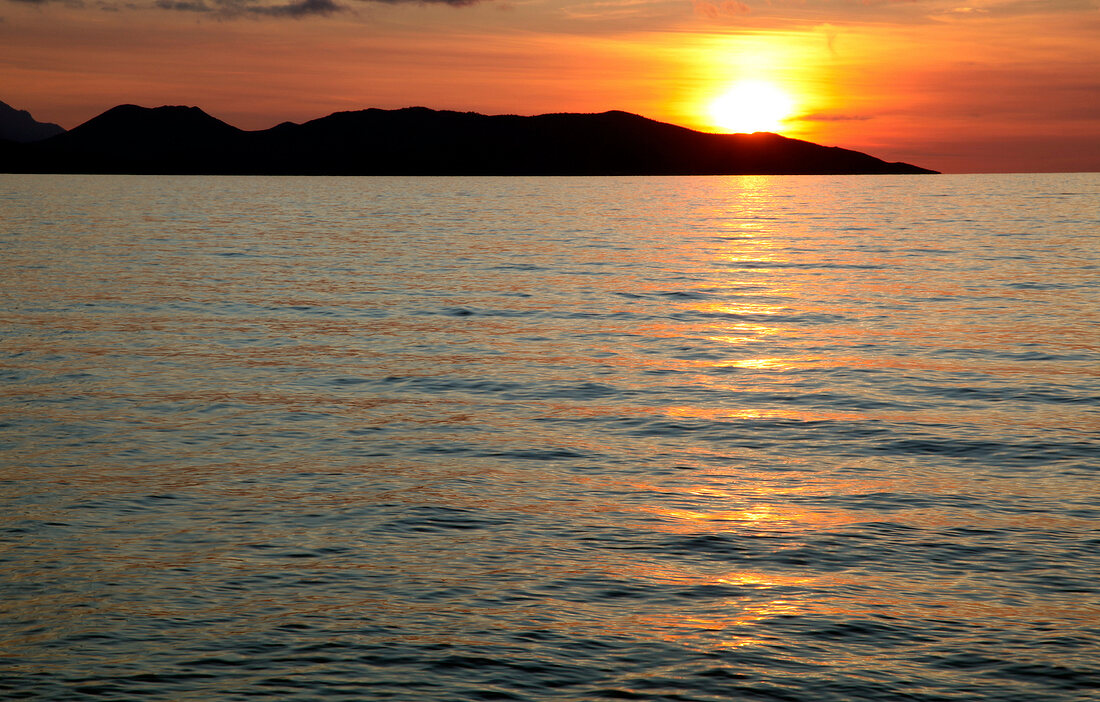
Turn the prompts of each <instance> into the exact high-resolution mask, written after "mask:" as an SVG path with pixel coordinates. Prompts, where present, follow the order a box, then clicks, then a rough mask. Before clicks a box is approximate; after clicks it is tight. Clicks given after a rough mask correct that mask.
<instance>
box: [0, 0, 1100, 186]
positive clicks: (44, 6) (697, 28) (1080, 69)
mask: <svg viewBox="0 0 1100 702" xmlns="http://www.w3.org/2000/svg"><path fill="white" fill-rule="evenodd" d="M1098 37H1100V0H958V1H955V0H694V2H692V0H592V1H585V0H452V1H451V2H447V1H446V0H440V1H437V2H418V1H416V0H388V1H386V2H380V1H369V0H0V100H3V101H4V102H7V103H8V104H10V105H12V106H13V107H16V108H19V109H26V110H30V111H31V113H32V114H33V115H34V116H35V117H36V118H37V119H39V120H42V121H52V122H57V123H59V124H61V125H62V126H64V127H73V126H76V125H77V124H79V123H81V122H83V121H85V120H87V119H90V118H91V117H93V116H95V115H96V114H99V113H100V112H102V111H104V110H106V109H107V108H109V107H112V106H114V105H117V104H120V103H127V102H129V103H136V104H140V105H146V106H156V105H162V104H187V105H198V106H200V107H202V108H203V109H204V110H206V111H207V112H209V113H210V114H212V115H214V116H215V117H218V118H220V119H223V120H225V121H227V122H230V123H232V124H235V125H237V126H239V127H242V128H246V129H258V128H264V127H269V126H272V125H274V124H277V123H279V122H282V121H284V120H292V121H304V120H307V119H312V118H315V117H321V116H324V115H326V114H329V113H331V112H334V111H336V110H350V109H360V108H364V107H382V108H396V107H406V106H410V105H424V106H427V107H434V108H440V109H457V110H473V111H477V112H483V113H489V114H496V113H513V114H539V113H543V112H563V111H569V112H598V111H603V110H608V109H622V110H627V111H630V112H636V113H639V114H642V115H645V116H647V117H652V118H654V119H659V120H662V121H667V122H672V123H675V124H681V125H684V126H688V127H692V128H696V129H702V130H706V131H723V130H722V129H721V128H720V127H719V126H718V125H717V124H716V123H715V120H714V118H713V117H712V116H711V115H710V114H709V111H708V105H709V104H710V103H711V102H712V101H714V99H715V98H717V97H719V96H720V95H721V94H723V93H724V92H725V91H727V90H728V89H729V88H730V87H731V86H732V85H734V84H735V83H736V82H737V81H741V80H757V81H765V82H767V83H769V84H772V85H775V86H777V87H778V88H780V89H781V90H783V91H784V92H785V93H787V94H788V95H789V96H790V98H791V101H792V103H793V105H792V108H791V115H790V117H789V118H788V119H787V120H786V121H785V122H783V124H782V128H780V129H777V130H776V131H779V132H780V133H783V134H786V135H788V136H793V137H797V138H802V139H808V140H810V141H814V142H818V143H822V144H828V145H834V146H843V147H846V148H853V149H858V150H860V151H866V152H868V153H871V154H872V155H875V156H878V157H880V158H884V159H886V160H891V161H894V160H901V161H908V162H910V163H915V164H917V165H921V166H925V167H928V168H934V169H938V170H943V171H947V172H983V171H1080V170H1088V171H1097V170H1100V40H1098Z"/></svg>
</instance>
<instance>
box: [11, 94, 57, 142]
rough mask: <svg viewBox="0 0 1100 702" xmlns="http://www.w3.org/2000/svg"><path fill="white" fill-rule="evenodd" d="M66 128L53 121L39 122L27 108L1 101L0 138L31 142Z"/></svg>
mask: <svg viewBox="0 0 1100 702" xmlns="http://www.w3.org/2000/svg"><path fill="white" fill-rule="evenodd" d="M64 131H65V130H64V129H62V128H61V126H60V125H57V124H54V123H52V122H39V121H37V120H36V119H35V118H34V117H32V116H31V113H30V112H27V111H26V110H17V109H15V108H14V107H12V106H11V105H8V104H7V103H5V102H0V139H7V140H8V141H15V142H20V143H29V142H34V141H41V140H43V139H48V138H50V137H52V136H56V135H58V134H61V133H62V132H64Z"/></svg>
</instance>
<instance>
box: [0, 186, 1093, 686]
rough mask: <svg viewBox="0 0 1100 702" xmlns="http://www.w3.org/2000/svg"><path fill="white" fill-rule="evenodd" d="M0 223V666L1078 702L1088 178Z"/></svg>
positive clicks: (69, 216)
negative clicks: (0, 501) (0, 331)
mask: <svg viewBox="0 0 1100 702" xmlns="http://www.w3.org/2000/svg"><path fill="white" fill-rule="evenodd" d="M0 217H2V227H0V257H2V258H0V260H2V261H3V275H2V278H0V302H2V305H0V310H2V311H0V315H2V317H0V319H2V326H0V330H2V341H0V500H2V505H3V508H2V512H0V697H5V698H30V699H57V700H62V699H63V700H84V699H89V700H91V699H103V700H126V699H142V700H151V699H164V700H212V699H213V700H246V699H248V700H254V699H265V698H270V699H280V700H321V699H324V700H329V699H333V700H335V699H353V700H375V699H379V700H381V699H394V700H623V699H626V700H677V701H688V700H731V699H734V700H738V699H741V700H794V701H796V702H797V701H802V700H806V701H813V702H819V701H829V700H918V701H933V700H958V701H964V700H1020V701H1027V702H1034V701H1036V700H1097V699H1100V692H1098V690H1100V521H1098V519H1100V487H1098V482H1097V481H1098V478H1100V411H1098V410H1100V380H1098V375H1100V175H1097V174H1092V175H1036V176H886V177H729V178H724V177H723V178H577V179H572V178H472V179H470V178H438V179H434V178H419V179H418V178H199V177H186V178H176V177H124V176H106V177H104V176H10V175H9V176H0Z"/></svg>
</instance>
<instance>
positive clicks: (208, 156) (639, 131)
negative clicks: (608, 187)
mask: <svg viewBox="0 0 1100 702" xmlns="http://www.w3.org/2000/svg"><path fill="white" fill-rule="evenodd" d="M0 170H12V171H26V172H86V173H180V174H185V173H194V174H264V175H268V174H270V175H735V174H811V173H814V174H836V173H932V172H934V171H929V170H927V169H923V168H918V167H916V166H912V165H909V164H905V163H887V162H885V161H881V160H879V159H877V158H874V157H872V156H868V155H867V154H863V153H860V152H858V151H850V150H848V149H840V148H836V147H825V146H819V145H817V144H812V143H810V142H807V141H800V140H797V139H789V138H787V137H783V136H779V135H777V134H770V133H764V132H758V133H756V134H705V133H702V132H696V131H693V130H691V129H686V128H684V127H678V126H675V125H672V124H665V123H662V122H657V121H654V120H651V119H647V118H645V117H640V116H638V115H634V114H630V113H627V112H618V111H612V112H603V113H599V114H569V113H563V114H547V115H538V116H535V117H519V116H515V115H493V116H487V115H481V114H477V113H473V112H451V111H439V110H431V109H428V108H426V107H410V108H405V109H400V110H379V109H367V110H359V111H355V112H337V113H335V114H331V115H329V116H327V117H322V118H320V119H315V120H311V121H309V122H305V123H303V124H294V123H292V122H284V123H283V124H280V125H278V126H276V127H273V128H271V129H265V130H260V131H252V132H247V131H242V130H240V129H237V128H236V127H233V126H231V125H229V124H226V123H225V122H222V121H220V120H217V119H215V118H213V117H211V116H210V115H208V114H206V113H205V112H203V111H202V110H200V109H199V108H197V107H179V106H175V107H157V108H144V107H138V106H136V105H121V106H119V107H115V108H112V109H110V110H108V111H107V112H105V113H103V114H102V115H99V116H98V117H95V118H93V119H92V120H89V121H88V122H86V123H84V124H82V125H80V126H79V127H76V128H74V129H72V130H71V131H69V132H67V133H65V134H61V135H58V136H55V137H52V138H50V139H47V140H45V141H43V142H39V143H37V144H29V145H23V148H22V149H21V150H8V152H7V153H5V152H4V151H3V150H0Z"/></svg>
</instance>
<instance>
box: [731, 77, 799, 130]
mask: <svg viewBox="0 0 1100 702" xmlns="http://www.w3.org/2000/svg"><path fill="white" fill-rule="evenodd" d="M793 109H794V100H792V99H791V96H790V95H788V94H787V93H786V92H784V91H783V90H782V89H781V88H779V87H778V86H777V85H775V84H774V83H769V82H767V81H763V80H745V81H741V82H739V83H735V84H734V85H733V87H731V88H730V89H729V90H728V91H727V92H726V93H725V94H723V95H722V96H721V97H719V98H718V99H716V100H715V101H714V102H712V103H710V118H711V121H712V122H713V123H714V125H715V126H717V127H721V128H722V129H726V130H728V131H731V132H746V133H747V132H776V131H779V130H780V129H782V128H783V122H784V121H785V120H787V119H789V118H790V116H791V113H792V111H793Z"/></svg>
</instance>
